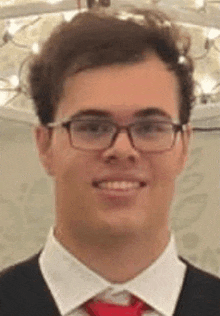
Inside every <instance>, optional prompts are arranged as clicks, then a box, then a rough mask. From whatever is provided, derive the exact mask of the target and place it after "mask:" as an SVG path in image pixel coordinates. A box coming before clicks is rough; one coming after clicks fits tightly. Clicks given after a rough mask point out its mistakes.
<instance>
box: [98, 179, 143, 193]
mask: <svg viewBox="0 0 220 316" xmlns="http://www.w3.org/2000/svg"><path fill="white" fill-rule="evenodd" d="M93 185H94V186H95V187H96V188H99V189H104V190H120V191H128V190H134V189H138V188H141V187H143V186H145V185H146V184H145V183H144V182H139V181H100V182H94V183H93Z"/></svg>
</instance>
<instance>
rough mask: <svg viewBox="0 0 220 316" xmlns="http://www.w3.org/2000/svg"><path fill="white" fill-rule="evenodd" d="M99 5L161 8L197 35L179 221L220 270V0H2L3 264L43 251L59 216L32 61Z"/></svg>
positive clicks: (182, 236) (190, 248)
mask: <svg viewBox="0 0 220 316" xmlns="http://www.w3.org/2000/svg"><path fill="white" fill-rule="evenodd" d="M93 6H100V7H102V9H103V10H105V9H106V8H108V7H109V6H110V7H111V8H112V9H113V10H114V9H120V10H121V11H123V10H126V9H127V8H133V7H139V8H148V7H150V8H158V9H161V10H163V11H165V12H166V13H167V14H168V15H169V16H170V17H171V18H172V19H173V20H174V21H175V22H176V23H178V24H179V25H181V27H183V28H185V29H186V30H187V31H188V32H189V33H190V34H191V36H192V48H191V54H192V56H193V59H194V62H195V67H196V71H195V75H194V76H195V78H194V79H195V81H196V91H195V92H196V102H195V106H194V110H193V115H192V125H193V127H194V129H195V131H194V136H193V140H192V141H191V148H190V156H189V161H188V164H187V167H186V170H185V172H184V173H183V174H182V175H181V176H180V178H179V180H178V183H177V194H176V198H175V201H174V203H173V207H172V211H171V225H172V228H173V230H174V232H175V235H176V240H177V245H178V249H179V253H180V255H182V256H184V257H185V258H186V259H188V260H189V261H190V262H192V263H193V264H195V265H196V266H198V267H201V268H202V269H204V270H206V271H208V272H212V273H213V274H215V275H219V276H220V138H219V136H220V1H208V0H136V1H134V0H131V1H130V0H81V1H80V0H61V1H56V0H48V1H47V2H43V1H37V0H0V269H3V268H4V267H6V266H8V265H11V264H13V263H16V262H18V261H20V260H23V259H25V258H27V257H29V256H31V255H32V254H34V253H36V252H37V251H39V250H40V249H41V248H42V247H43V245H44V242H45V238H46V236H47V234H48V230H49V227H50V226H51V225H52V223H53V218H54V214H53V208H54V201H53V184H52V181H51V179H50V178H49V177H48V176H47V175H46V174H45V172H44V171H43V169H42V167H41V166H40V163H39V161H38V156H37V152H36V149H35V144H34V141H33V137H32V131H33V126H34V124H36V123H37V118H36V116H35V114H34V111H33V104H32V101H31V100H30V98H29V97H28V93H27V86H26V84H25V75H26V70H27V65H28V62H29V60H30V57H31V55H32V54H33V53H38V51H39V49H40V47H41V45H42V43H43V41H44V40H45V39H46V38H47V37H48V36H49V34H50V32H51V31H52V29H53V28H54V26H56V25H57V24H58V23H60V22H61V21H63V20H67V21H68V20H70V19H71V18H72V17H73V16H74V15H75V14H77V13H78V12H79V11H83V10H88V9H90V8H92V7H93Z"/></svg>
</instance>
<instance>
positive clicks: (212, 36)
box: [208, 28, 220, 40]
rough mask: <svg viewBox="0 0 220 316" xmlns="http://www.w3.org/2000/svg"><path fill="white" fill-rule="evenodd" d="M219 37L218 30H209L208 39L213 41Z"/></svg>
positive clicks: (219, 32)
mask: <svg viewBox="0 0 220 316" xmlns="http://www.w3.org/2000/svg"><path fill="white" fill-rule="evenodd" d="M219 35H220V30H218V29H215V28H211V29H209V32H208V38H209V39H210V40H213V39H215V38H216V37H218V36H219Z"/></svg>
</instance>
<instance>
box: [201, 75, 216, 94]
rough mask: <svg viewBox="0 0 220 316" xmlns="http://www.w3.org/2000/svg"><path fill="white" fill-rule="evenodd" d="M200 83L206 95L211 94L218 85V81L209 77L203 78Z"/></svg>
mask: <svg viewBox="0 0 220 316" xmlns="http://www.w3.org/2000/svg"><path fill="white" fill-rule="evenodd" d="M200 83H201V86H202V90H203V92H204V93H205V94H210V93H211V92H212V90H213V88H214V87H215V85H216V81H215V80H214V79H213V78H212V77H210V76H208V75H205V76H203V78H202V79H201V81H200Z"/></svg>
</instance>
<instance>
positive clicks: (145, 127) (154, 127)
mask: <svg viewBox="0 0 220 316" xmlns="http://www.w3.org/2000/svg"><path fill="white" fill-rule="evenodd" d="M172 129H173V128H172V124H170V123H167V122H158V121H157V122H149V121H146V122H139V123H137V124H136V125H135V129H134V132H135V134H136V135H139V136H149V135H158V134H159V135H161V134H166V133H170V132H172Z"/></svg>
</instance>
